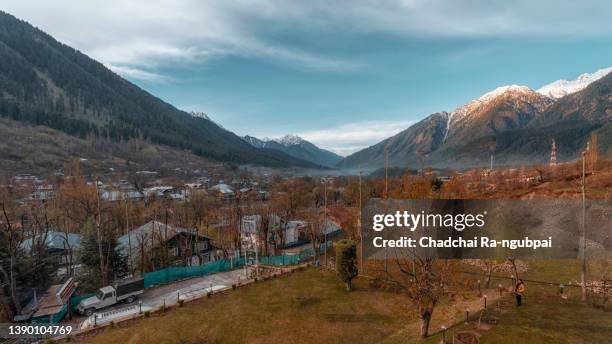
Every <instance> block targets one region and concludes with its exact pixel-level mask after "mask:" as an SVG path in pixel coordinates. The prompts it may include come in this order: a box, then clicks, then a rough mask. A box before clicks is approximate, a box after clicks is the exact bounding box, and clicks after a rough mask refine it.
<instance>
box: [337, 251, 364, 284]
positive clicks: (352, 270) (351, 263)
mask: <svg viewBox="0 0 612 344" xmlns="http://www.w3.org/2000/svg"><path fill="white" fill-rule="evenodd" d="M336 271H337V272H338V276H339V277H340V279H341V280H342V281H343V282H344V283H346V290H347V291H351V282H352V280H353V278H355V277H357V274H358V273H359V270H358V269H357V245H356V244H355V242H354V241H353V240H347V239H343V240H340V241H339V242H338V243H337V244H336Z"/></svg>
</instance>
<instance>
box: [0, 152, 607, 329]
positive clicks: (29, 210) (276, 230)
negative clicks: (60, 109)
mask: <svg viewBox="0 0 612 344" xmlns="http://www.w3.org/2000/svg"><path fill="white" fill-rule="evenodd" d="M585 159H586V160H585V165H584V166H585V168H586V169H587V170H588V171H589V172H588V173H587V174H586V175H587V176H588V177H589V178H590V180H591V181H592V183H595V185H601V184H600V183H601V182H604V183H607V182H605V181H603V180H608V178H610V175H609V171H610V169H609V166H610V165H609V164H610V161H609V160H606V159H600V158H599V157H598V156H597V155H595V154H592V155H588V156H587V157H586V158H585ZM579 176H580V165H579V161H578V162H572V161H570V162H566V163H557V161H556V157H555V152H554V150H553V153H551V162H550V163H549V164H548V165H535V166H525V167H522V168H511V167H495V166H493V164H491V165H490V166H489V168H484V169H474V170H469V171H454V172H451V173H448V174H445V175H443V174H441V172H440V171H436V170H434V169H431V168H423V169H421V170H419V171H417V173H412V172H409V171H408V172H406V173H405V174H403V175H400V176H392V177H387V178H378V177H369V176H363V175H361V174H360V175H358V176H338V175H328V176H287V175H274V174H267V173H266V174H261V175H257V174H252V173H249V172H248V171H223V170H221V171H215V172H207V171H203V170H197V171H191V174H190V176H189V177H188V178H184V176H183V178H180V177H177V176H176V175H162V174H160V173H158V172H155V171H137V172H135V173H132V174H120V173H116V174H107V175H104V176H96V175H89V176H84V175H83V174H82V173H81V171H80V166H79V162H78V161H75V162H74V163H73V164H71V165H66V167H65V169H64V170H63V171H61V173H58V172H56V173H55V174H54V175H52V176H49V177H47V178H44V179H43V178H39V177H38V176H34V175H29V174H20V175H16V176H13V177H11V178H10V179H9V180H8V182H7V183H6V184H5V185H3V186H2V189H1V192H2V219H1V220H0V223H1V224H2V226H3V230H4V231H3V233H6V234H5V235H4V237H3V238H2V240H4V241H5V242H6V243H7V245H6V246H5V247H6V248H5V249H4V251H3V252H2V254H3V257H5V258H3V260H4V261H6V262H8V263H9V265H8V267H9V268H8V269H6V268H5V265H3V276H5V281H7V282H8V285H5V290H7V291H8V293H6V294H5V295H4V296H3V298H2V306H3V309H2V316H3V317H4V318H5V319H6V320H8V321H12V322H32V323H53V324H61V323H70V324H72V323H75V322H77V323H78V324H79V326H83V328H85V329H86V328H95V327H96V326H103V325H105V324H106V325H108V324H109V323H114V322H115V321H117V319H120V318H125V317H128V318H129V317H133V316H138V315H142V314H143V313H144V312H151V311H153V310H157V311H159V309H164V310H165V309H166V308H167V307H173V306H174V307H176V306H178V305H182V304H183V302H185V301H186V300H193V299H197V298H202V297H206V296H207V295H210V293H213V292H216V291H219V290H227V289H231V288H236V286H240V285H242V284H244V283H249V281H251V282H252V281H257V280H258V279H262V278H267V277H269V276H276V275H277V274H282V273H283V272H284V271H292V269H294V268H298V267H301V266H306V265H312V266H315V267H318V268H323V269H329V270H334V269H335V259H336V257H335V243H337V242H338V241H339V240H341V239H349V240H354V241H356V242H358V243H359V242H360V235H361V234H360V228H359V214H360V206H361V205H363V204H365V203H366V202H367V201H368V199H370V198H387V197H389V198H408V199H411V198H422V197H444V198H465V197H474V196H478V197H485V198H487V197H491V198H495V197H498V196H499V195H500V194H504V193H508V194H506V195H505V196H506V197H510V198H512V197H516V198H524V197H532V195H533V194H534V193H536V194H539V195H544V196H545V197H550V196H551V195H554V194H558V193H559V192H561V193H562V194H564V195H565V196H568V194H567V189H571V190H573V191H571V193H572V194H574V195H579V192H578V191H576V190H575V187H573V186H572V183H573V182H569V183H567V181H568V180H573V179H574V178H579ZM562 185H565V186H562ZM598 190H600V191H603V192H604V194H601V193H599V194H598V193H597V192H593V191H595V190H592V191H590V192H591V195H592V196H591V197H594V198H598V197H600V198H605V197H609V193H610V188H609V187H608V188H603V189H598ZM605 192H607V193H608V194H605ZM569 197H574V196H569ZM606 240H607V241H606ZM606 242H607V243H608V245H609V244H610V242H611V241H610V238H607V239H605V240H604V246H605V245H606V244H605V243H606ZM363 264H367V266H368V269H369V270H376V269H375V268H372V267H371V265H372V263H368V262H366V263H363V262H361V263H360V265H363ZM361 269H364V270H365V269H366V268H365V266H360V270H361ZM385 270H386V267H385ZM126 290H127V291H126ZM147 314H148V313H147Z"/></svg>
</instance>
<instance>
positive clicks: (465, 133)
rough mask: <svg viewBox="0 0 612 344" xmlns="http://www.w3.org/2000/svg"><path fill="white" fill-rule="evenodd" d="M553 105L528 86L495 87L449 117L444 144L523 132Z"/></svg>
mask: <svg viewBox="0 0 612 344" xmlns="http://www.w3.org/2000/svg"><path fill="white" fill-rule="evenodd" d="M553 102H554V100H553V99H551V98H549V97H546V96H543V95H541V94H539V93H537V92H535V91H534V90H532V89H531V88H529V87H527V86H519V85H507V86H501V87H498V88H496V89H494V90H492V91H490V92H487V93H485V94H484V95H482V96H480V97H479V98H477V99H475V100H472V101H471V102H469V103H467V104H465V105H463V106H460V107H458V108H457V109H455V110H454V111H453V112H451V113H450V115H449V118H448V124H447V127H446V133H445V135H444V137H445V141H446V140H448V141H449V142H451V143H452V142H453V141H462V140H465V139H468V138H469V139H473V138H476V137H479V136H483V135H494V134H495V133H497V132H500V131H505V130H512V129H520V128H523V127H524V126H525V125H527V123H529V122H530V121H531V120H532V119H533V118H535V117H536V116H537V115H538V114H539V113H541V112H542V111H544V110H545V109H546V108H548V107H549V106H550V105H551V104H552V103H553Z"/></svg>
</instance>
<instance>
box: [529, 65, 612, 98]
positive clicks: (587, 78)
mask: <svg viewBox="0 0 612 344" xmlns="http://www.w3.org/2000/svg"><path fill="white" fill-rule="evenodd" d="M611 72H612V67H608V68H603V69H600V70H598V71H596V72H594V73H584V74H581V75H580V76H578V78H576V79H574V80H557V81H553V82H551V83H550V84H546V85H544V86H542V87H540V88H539V89H538V93H540V94H543V95H545V96H547V97H550V98H554V99H558V98H561V97H563V96H566V95H568V94H571V93H576V92H578V91H581V90H583V89H585V88H586V87H587V86H589V85H590V84H591V83H593V82H594V81H597V80H599V79H601V78H603V77H604V76H606V75H608V74H610V73H611Z"/></svg>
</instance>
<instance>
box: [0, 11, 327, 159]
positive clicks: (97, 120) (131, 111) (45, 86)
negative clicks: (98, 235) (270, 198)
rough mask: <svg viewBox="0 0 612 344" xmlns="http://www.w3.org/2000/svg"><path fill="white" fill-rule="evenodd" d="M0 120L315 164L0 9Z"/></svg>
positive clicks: (205, 153) (222, 154) (206, 154)
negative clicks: (167, 97) (257, 143)
mask: <svg viewBox="0 0 612 344" xmlns="http://www.w3.org/2000/svg"><path fill="white" fill-rule="evenodd" d="M0 117H3V118H5V119H8V120H10V121H16V122H19V123H22V124H24V125H35V126H43V127H48V128H52V129H55V130H57V131H61V132H64V133H66V134H69V135H70V136H74V137H78V138H82V139H85V138H90V137H91V138H100V139H105V140H107V141H108V142H109V144H120V143H121V142H128V141H130V140H134V139H140V140H143V141H146V142H148V143H151V144H154V145H163V146H166V147H170V148H172V149H175V150H177V151H181V152H183V151H188V152H191V153H192V154H194V155H197V156H200V157H203V158H205V159H210V160H214V161H223V162H230V163H235V164H256V165H266V166H274V167H292V166H295V167H304V168H318V166H317V165H315V164H313V163H311V162H308V161H305V160H302V159H298V158H295V157H293V156H291V155H288V154H286V153H284V152H282V151H279V150H273V149H257V148H254V147H253V146H251V145H250V144H248V143H246V142H244V140H242V139H241V138H240V137H239V136H237V135H235V134H234V133H232V132H230V131H228V130H225V129H224V128H222V127H220V126H219V125H217V124H216V123H214V122H212V121H211V120H210V119H209V118H208V116H206V115H204V116H203V115H201V114H195V115H192V114H189V113H186V112H184V111H181V110H178V109H177V108H175V107H174V106H172V105H170V104H168V103H166V102H164V101H162V100H161V99H159V98H157V97H155V96H153V95H151V94H149V93H148V92H146V91H144V90H142V89H140V88H139V87H137V86H136V85H134V84H132V83H130V82H129V81H127V80H125V79H123V78H121V77H120V76H118V75H117V74H115V73H113V72H112V71H111V70H109V69H108V68H106V67H105V66H104V65H103V64H101V63H99V62H97V61H95V60H93V59H91V58H89V57H88V56H86V55H85V54H83V53H81V52H79V51H78V50H75V49H73V48H71V47H69V46H67V45H64V44H62V43H60V42H58V41H56V40H55V39H54V38H53V37H51V36H49V35H48V34H46V33H45V32H43V31H41V30H39V29H37V28H35V27H33V26H32V25H30V24H28V23H27V22H25V21H22V20H19V19H17V18H15V17H13V16H12V15H10V14H7V13H3V12H0ZM11 125H13V124H11ZM27 158H28V157H27ZM34 158H36V157H33V159H34Z"/></svg>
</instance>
